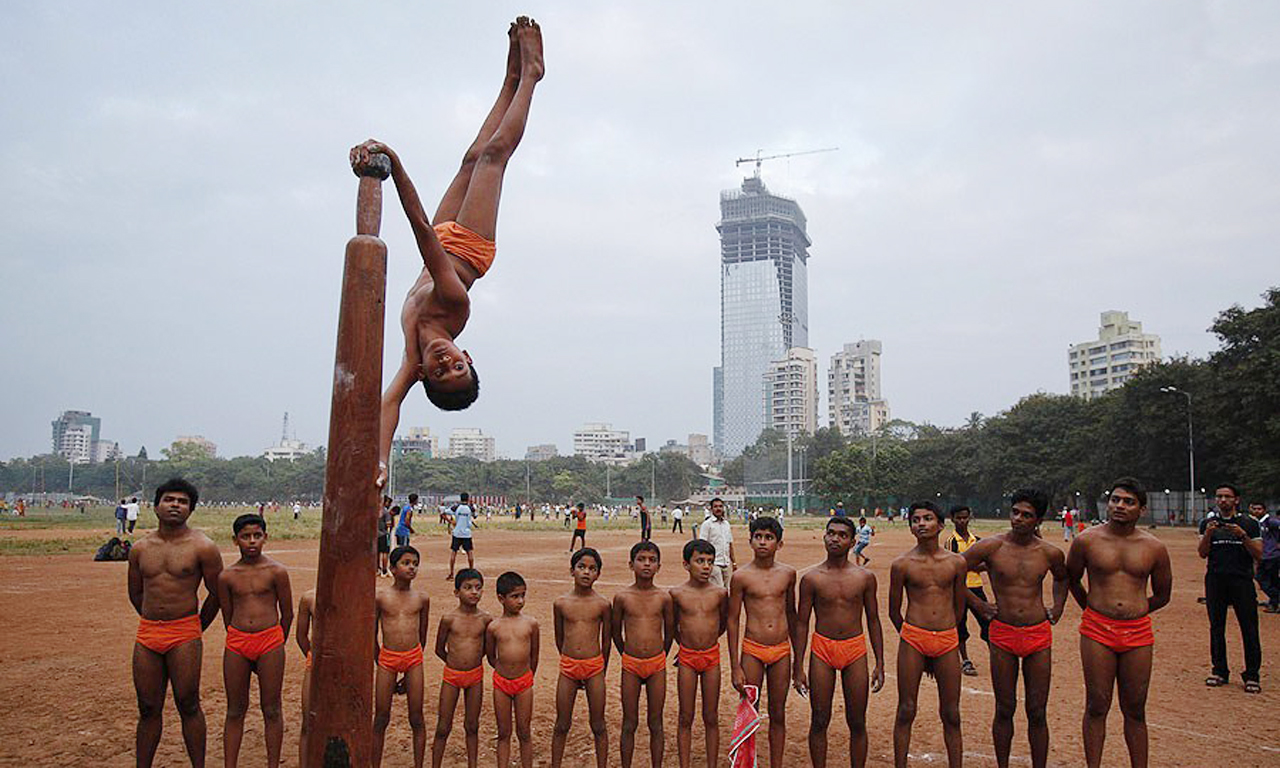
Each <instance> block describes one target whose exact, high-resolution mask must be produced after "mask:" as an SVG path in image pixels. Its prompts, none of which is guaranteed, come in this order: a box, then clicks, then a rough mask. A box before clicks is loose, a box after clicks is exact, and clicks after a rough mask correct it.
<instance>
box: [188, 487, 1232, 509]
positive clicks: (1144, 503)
mask: <svg viewBox="0 0 1280 768" xmlns="http://www.w3.org/2000/svg"><path fill="white" fill-rule="evenodd" d="M1219 488H1230V489H1231V493H1232V494H1233V495H1234V496H1235V497H1236V498H1237V499H1238V498H1240V489H1239V488H1237V487H1236V486H1235V484H1234V483H1218V484H1216V485H1214V486H1213V490H1215V491H1216V490H1218V489H1219ZM1146 503H1147V502H1146V501H1145V500H1144V501H1143V502H1142V504H1143V506H1146ZM191 506H193V507H194V506H195V505H194V504H192V505H191Z"/></svg>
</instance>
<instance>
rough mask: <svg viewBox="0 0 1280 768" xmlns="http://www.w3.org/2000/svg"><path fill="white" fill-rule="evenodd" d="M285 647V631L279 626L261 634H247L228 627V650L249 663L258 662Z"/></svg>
mask: <svg viewBox="0 0 1280 768" xmlns="http://www.w3.org/2000/svg"><path fill="white" fill-rule="evenodd" d="M283 645H284V629H283V628H281V626H280V625H279V624H276V625H274V626H270V627H267V628H266V629H264V630H262V631H260V632H245V631H243V630H239V629H236V628H235V627H227V650H228V651H231V652H232V653H234V654H235V655H237V656H241V657H243V658H245V659H247V660H248V661H257V660H258V659H260V658H262V657H263V656H264V655H265V654H268V653H270V652H272V651H274V650H275V649H277V648H279V647H281V646H283Z"/></svg>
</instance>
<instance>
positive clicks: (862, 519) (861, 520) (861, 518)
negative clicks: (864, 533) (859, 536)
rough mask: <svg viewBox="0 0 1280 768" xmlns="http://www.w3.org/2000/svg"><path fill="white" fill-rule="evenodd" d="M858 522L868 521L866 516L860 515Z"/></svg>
mask: <svg viewBox="0 0 1280 768" xmlns="http://www.w3.org/2000/svg"><path fill="white" fill-rule="evenodd" d="M858 522H859V523H864V524H865V523H866V522H867V518H865V517H859V518H858Z"/></svg>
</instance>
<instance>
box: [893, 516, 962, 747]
mask: <svg viewBox="0 0 1280 768" xmlns="http://www.w3.org/2000/svg"><path fill="white" fill-rule="evenodd" d="M907 514H908V524H909V525H910V526H911V533H912V535H914V536H915V537H916V545H915V546H914V547H912V548H911V549H910V550H908V551H907V552H905V553H904V554H902V555H899V556H898V558H897V559H895V560H894V561H893V564H892V565H891V566H890V567H889V620H890V621H892V622H893V626H894V627H896V628H897V630H898V635H899V636H900V637H901V638H902V639H901V641H900V642H899V643H898V713H897V718H896V719H895V721H894V723H893V764H894V766H895V768H907V750H908V749H909V748H910V747H911V725H912V723H913V722H914V721H915V718H916V699H917V697H918V696H919V693H920V676H921V674H923V673H925V672H929V673H930V674H931V675H932V676H933V677H934V678H936V679H937V681H938V714H939V715H940V716H941V718H942V739H943V741H944V742H945V743H946V745H947V764H948V765H949V766H950V768H960V766H961V765H963V763H964V746H963V743H962V740H961V736H960V654H959V653H958V652H957V649H958V648H959V647H960V635H959V633H958V632H957V631H956V624H957V623H958V622H959V619H960V616H961V615H962V614H961V611H962V610H963V608H964V605H965V595H967V594H968V589H967V588H966V587H965V574H966V572H967V569H966V567H965V562H964V558H963V557H961V556H960V555H956V554H952V553H951V552H948V551H946V550H945V549H943V548H942V547H940V546H938V534H939V533H941V532H942V526H943V521H944V520H945V519H946V515H945V514H944V513H943V512H942V509H941V508H939V507H938V505H937V504H934V503H933V502H932V501H917V502H916V503H914V504H912V505H911V507H910V508H909V509H908V513H907ZM904 590H905V592H906V596H907V615H906V618H905V619H904V618H903V615H902V595H903V592H904Z"/></svg>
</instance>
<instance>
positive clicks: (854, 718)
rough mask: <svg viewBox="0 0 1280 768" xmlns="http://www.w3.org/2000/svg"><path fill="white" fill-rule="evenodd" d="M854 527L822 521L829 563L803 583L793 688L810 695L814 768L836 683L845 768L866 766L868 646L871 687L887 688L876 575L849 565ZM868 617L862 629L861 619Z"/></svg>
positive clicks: (820, 757) (821, 766) (821, 757)
mask: <svg viewBox="0 0 1280 768" xmlns="http://www.w3.org/2000/svg"><path fill="white" fill-rule="evenodd" d="M856 536H857V528H856V527H855V526H854V524H853V518H850V517H844V516H839V517H832V518H831V519H829V520H828V521H827V530H826V533H824V534H823V536H822V544H823V546H824V547H825V548H826V551H827V559H826V561H825V562H823V563H822V564H821V565H819V566H817V567H815V568H814V569H812V570H811V571H809V572H808V573H806V574H805V575H804V578H802V579H800V609H799V614H798V617H799V626H800V631H799V632H797V633H796V634H797V635H798V637H797V643H796V659H795V671H794V672H793V673H792V675H793V676H794V677H795V681H796V682H795V686H796V690H797V691H799V692H800V694H801V695H807V696H808V697H809V706H810V707H811V709H812V716H811V719H810V721H809V760H810V761H811V762H812V763H813V768H826V765H827V726H828V724H830V722H831V698H832V696H833V695H834V694H835V688H836V678H837V676H838V677H839V678H840V690H841V691H842V692H843V694H844V718H845V722H846V723H847V724H848V725H849V764H850V765H851V766H854V767H855V768H862V766H864V765H866V763H867V687H868V685H867V681H868V675H867V643H866V635H867V634H870V635H871V650H872V651H873V652H874V653H875V655H876V667H875V671H874V672H873V673H872V674H871V675H870V681H871V685H870V687H871V690H873V691H877V692H878V691H879V690H880V688H881V687H882V686H883V685H884V633H883V632H882V631H881V629H880V610H879V607H878V606H877V604H876V575H875V574H874V573H872V572H871V571H869V570H867V569H866V568H863V567H862V566H860V565H853V564H851V563H850V562H849V550H850V549H851V548H852V547H853V543H854V539H855V538H856ZM811 613H812V614H813V615H814V616H816V617H817V618H816V623H815V625H814V628H813V655H812V656H811V657H810V658H809V673H808V674H807V675H806V674H805V670H804V650H805V645H806V643H807V642H808V640H809V638H808V637H807V635H808V632H809V615H810V614H811ZM863 614H866V621H867V623H866V632H864V631H863V624H862V618H863Z"/></svg>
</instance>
